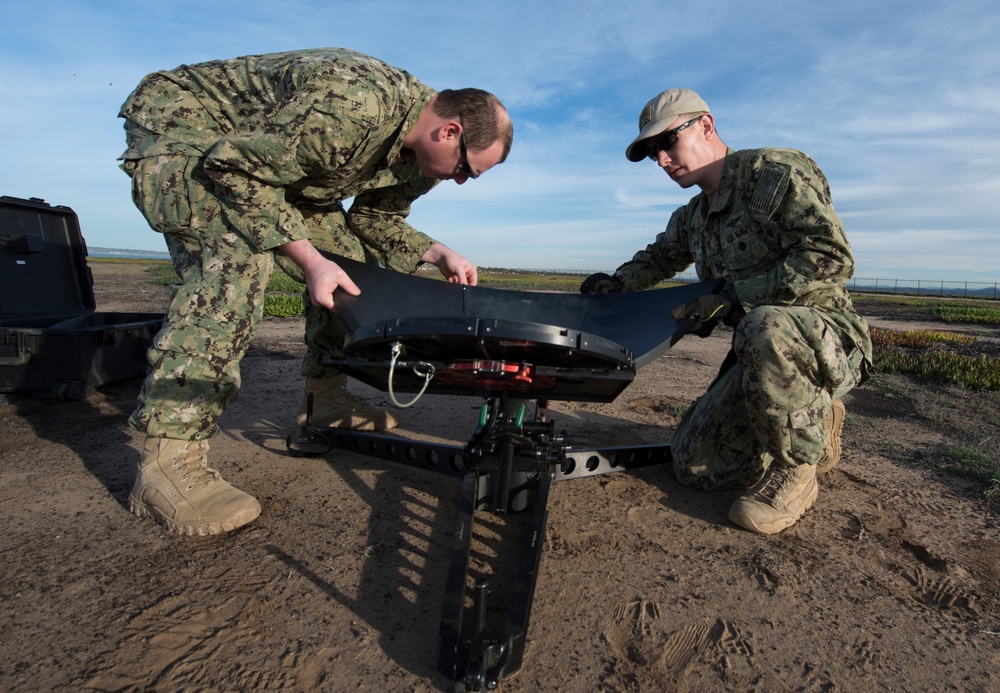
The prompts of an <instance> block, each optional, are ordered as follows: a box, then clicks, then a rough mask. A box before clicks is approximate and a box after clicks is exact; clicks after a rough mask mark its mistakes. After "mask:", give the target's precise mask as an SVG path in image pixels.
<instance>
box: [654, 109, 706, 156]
mask: <svg viewBox="0 0 1000 693" xmlns="http://www.w3.org/2000/svg"><path fill="white" fill-rule="evenodd" d="M704 115H705V114H704V113H702V114H701V115H700V116H698V117H697V118H692V119H691V120H689V121H687V122H686V123H681V124H680V125H678V126H677V127H675V128H674V129H673V130H664V131H663V132H661V133H660V134H659V135H657V136H656V139H654V140H653V142H652V144H650V145H649V150H648V151H647V152H646V156H647V157H649V158H650V159H652V160H653V161H656V160H657V159H659V158H660V152H669V151H670V150H671V148H673V146H674V145H675V144H677V135H678V134H679V133H680V132H681V130H683V129H685V128H689V127H691V126H692V125H694V124H695V123H697V122H698V121H699V120H701V118H702V116H704Z"/></svg>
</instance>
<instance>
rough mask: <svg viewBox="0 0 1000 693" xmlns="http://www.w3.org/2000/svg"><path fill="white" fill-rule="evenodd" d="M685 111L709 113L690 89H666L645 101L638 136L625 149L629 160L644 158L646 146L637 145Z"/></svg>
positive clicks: (706, 106) (661, 129)
mask: <svg viewBox="0 0 1000 693" xmlns="http://www.w3.org/2000/svg"><path fill="white" fill-rule="evenodd" d="M685 113H711V111H709V110H708V104H707V103H705V101H704V100H703V99H702V98H701V97H700V96H698V95H697V94H696V93H694V92H693V91H691V90H690V89H667V90H666V91H665V92H663V93H662V94H660V95H659V96H657V97H656V98H655V99H653V100H652V101H650V102H649V103H647V104H646V105H645V106H643V108H642V113H640V114H639V136H638V137H636V138H635V139H634V140H632V144H630V145H629V146H628V149H626V150H625V156H626V158H627V159H628V160H629V161H642V160H643V159H645V158H646V147H643V146H637V145H639V143H640V142H642V141H643V140H648V139H649V138H650V137H656V136H657V135H659V134H660V133H661V132H663V131H664V130H666V129H667V126H668V125H670V123H672V122H674V119H675V118H676V117H677V116H679V115H684V114H685Z"/></svg>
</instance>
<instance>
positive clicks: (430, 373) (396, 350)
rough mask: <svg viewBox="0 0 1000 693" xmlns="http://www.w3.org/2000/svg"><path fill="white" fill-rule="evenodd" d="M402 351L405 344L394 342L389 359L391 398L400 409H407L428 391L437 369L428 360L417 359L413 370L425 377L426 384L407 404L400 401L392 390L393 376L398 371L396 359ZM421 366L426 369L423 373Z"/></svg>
mask: <svg viewBox="0 0 1000 693" xmlns="http://www.w3.org/2000/svg"><path fill="white" fill-rule="evenodd" d="M402 353H403V345H402V344H400V343H399V342H393V343H392V357H391V358H390V359H389V399H391V400H392V403H393V404H395V405H396V406H397V407H399V408H400V409H406V408H407V407H412V406H413V405H414V404H416V402H417V400H418V399H420V397H421V396H422V395H423V394H424V392H426V391H427V386H428V385H430V384H431V379H432V378H433V377H434V372H435V371H434V365H433V364H430V363H427V362H426V361H417V362H416V363H415V364H413V372H414V374H415V375H418V376H420V377H422V378H423V379H424V386H423V387H422V388H420V392H418V393H417V394H416V395H415V396H414V397H413V399H411V400H410V401H409V402H407V403H405V404H404V403H403V402H400V401H399V400H398V399H396V393H395V392H393V391H392V378H393V374H394V373H395V371H396V360H397V359H398V358H399V357H400V356H401V355H402ZM420 368H423V369H424V372H423V373H421V372H420V370H419V369H420Z"/></svg>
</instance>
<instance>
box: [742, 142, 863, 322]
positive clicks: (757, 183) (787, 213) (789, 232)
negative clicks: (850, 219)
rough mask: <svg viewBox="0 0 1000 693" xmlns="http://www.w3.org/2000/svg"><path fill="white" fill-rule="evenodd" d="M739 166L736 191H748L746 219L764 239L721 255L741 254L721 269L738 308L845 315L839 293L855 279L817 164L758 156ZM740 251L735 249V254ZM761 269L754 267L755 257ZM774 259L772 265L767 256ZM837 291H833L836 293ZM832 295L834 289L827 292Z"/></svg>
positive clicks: (772, 153) (782, 153)
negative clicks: (797, 307) (800, 307)
mask: <svg viewBox="0 0 1000 693" xmlns="http://www.w3.org/2000/svg"><path fill="white" fill-rule="evenodd" d="M759 151H760V155H759V156H757V157H756V158H755V160H754V161H753V162H752V165H751V166H748V167H744V168H743V169H742V170H741V172H740V174H739V176H740V178H742V179H743V180H740V181H738V183H737V185H738V187H739V189H741V190H752V191H753V194H752V195H750V196H749V198H748V214H749V215H751V216H752V217H753V218H754V220H755V221H756V222H757V223H756V224H755V226H756V227H757V228H758V229H761V230H762V233H763V234H764V235H765V236H769V238H767V239H766V240H765V239H756V240H755V239H754V238H753V237H752V236H747V237H744V238H742V239H738V242H733V243H729V244H728V245H727V247H726V248H725V249H724V250H723V253H724V254H726V253H727V251H731V252H732V255H731V256H730V258H732V257H736V254H737V253H738V255H739V258H740V260H739V263H738V265H737V264H735V263H733V262H727V265H729V267H730V270H731V272H732V275H733V279H734V280H735V283H736V290H737V293H738V294H739V297H740V300H741V301H742V302H743V304H744V306H745V307H747V308H748V309H749V308H752V307H753V306H757V305H793V304H804V305H816V306H822V307H825V308H827V309H831V310H846V309H850V307H851V306H850V299H849V298H848V297H847V294H846V291H843V287H844V286H845V285H846V282H847V280H848V279H849V278H850V277H851V275H852V274H853V273H854V256H853V254H852V253H851V247H850V245H849V244H848V242H847V236H846V234H845V232H844V227H843V224H842V223H841V221H840V218H839V217H838V216H837V214H836V212H835V211H834V209H833V202H832V199H831V196H830V187H829V184H828V183H827V180H826V177H825V176H824V175H823V172H822V171H821V170H820V169H819V167H818V166H817V165H816V163H815V162H814V161H813V160H812V159H810V158H809V157H808V156H806V155H805V154H803V153H801V152H797V151H793V150H781V149H764V150H759ZM736 246H739V250H737V249H736ZM754 248H756V249H757V250H756V253H758V254H759V255H760V257H759V258H758V259H759V260H761V261H762V265H765V266H766V271H764V272H761V271H759V270H760V269H763V267H756V268H755V267H754V266H753V265H754V261H753V258H754V255H755V251H754V250H753V249H754ZM775 252H778V253H780V256H781V259H780V260H779V261H778V262H773V261H772V258H768V257H766V256H767V255H770V254H772V253H775ZM835 287H839V288H840V289H841V290H840V291H838V290H836V289H835ZM831 289H834V290H833V291H831Z"/></svg>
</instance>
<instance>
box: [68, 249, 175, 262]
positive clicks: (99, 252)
mask: <svg viewBox="0 0 1000 693" xmlns="http://www.w3.org/2000/svg"><path fill="white" fill-rule="evenodd" d="M87 254H88V255H90V256H91V257H130V258H141V259H143V260H169V259H170V254H169V253H167V251H165V250H162V251H160V250H123V249H121V248H87Z"/></svg>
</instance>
